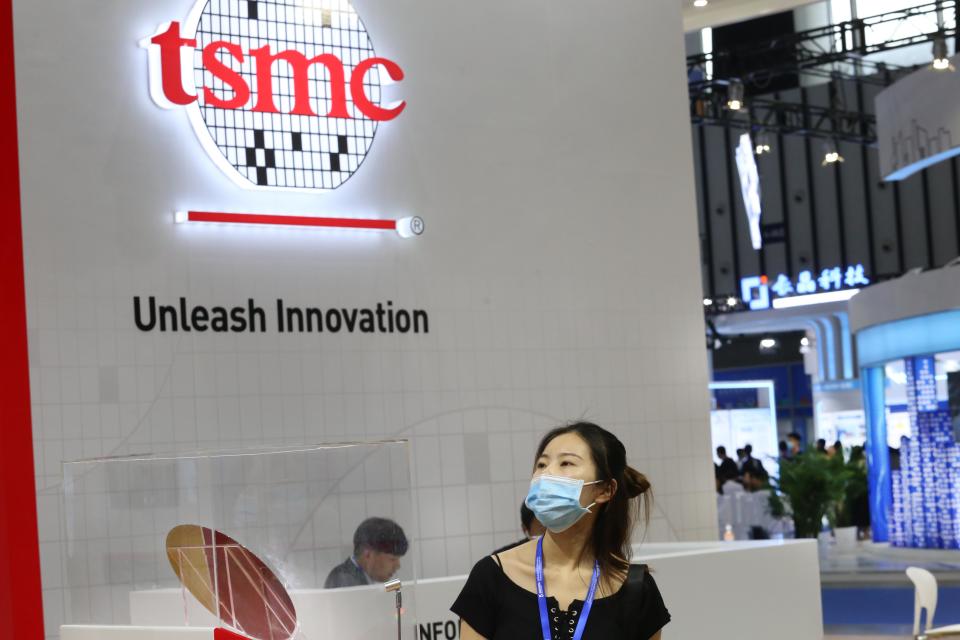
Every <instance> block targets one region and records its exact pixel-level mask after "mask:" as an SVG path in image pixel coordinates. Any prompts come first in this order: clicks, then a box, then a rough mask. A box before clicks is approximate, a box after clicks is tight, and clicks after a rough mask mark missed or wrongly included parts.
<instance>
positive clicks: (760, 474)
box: [740, 443, 767, 481]
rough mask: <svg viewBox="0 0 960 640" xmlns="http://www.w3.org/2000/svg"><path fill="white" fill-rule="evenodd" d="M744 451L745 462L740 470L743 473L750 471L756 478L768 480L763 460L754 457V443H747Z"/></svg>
mask: <svg viewBox="0 0 960 640" xmlns="http://www.w3.org/2000/svg"><path fill="white" fill-rule="evenodd" d="M743 452H744V454H745V456H746V457H745V459H744V462H743V468H741V470H740V472H741V474H744V473H746V472H747V471H749V472H750V473H751V475H753V476H754V477H755V478H758V479H760V480H761V481H763V480H766V478H767V470H766V469H764V468H763V462H761V461H760V460H758V459H757V458H754V457H753V445H752V444H750V443H747V444H745V445H744V447H743Z"/></svg>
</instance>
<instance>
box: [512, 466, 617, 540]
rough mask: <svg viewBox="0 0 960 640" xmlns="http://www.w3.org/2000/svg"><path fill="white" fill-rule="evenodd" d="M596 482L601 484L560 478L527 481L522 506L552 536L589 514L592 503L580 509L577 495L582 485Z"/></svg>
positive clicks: (551, 477)
mask: <svg viewBox="0 0 960 640" xmlns="http://www.w3.org/2000/svg"><path fill="white" fill-rule="evenodd" d="M599 482H603V480H594V481H593V482H584V481H583V480H577V479H575V478H565V477H563V476H549V475H542V476H536V477H535V478H534V479H533V480H531V481H530V491H529V492H528V493H527V499H526V500H525V501H524V502H525V503H526V505H527V506H528V507H530V510H531V511H533V514H534V515H535V516H536V517H537V520H539V521H540V522H541V523H543V526H545V527H546V528H547V529H549V530H550V531H552V532H553V533H561V532H563V531H566V530H567V529H569V528H570V527H572V526H573V525H575V524H576V523H577V521H578V520H580V518H582V517H583V516H584V515H586V514H588V513H590V507H592V506H593V505H595V504H596V503H595V502H594V503H591V504H590V506H588V507H583V506H581V505H580V492H581V491H583V487H584V486H585V485H588V484H597V483H599Z"/></svg>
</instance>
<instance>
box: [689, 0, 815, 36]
mask: <svg viewBox="0 0 960 640" xmlns="http://www.w3.org/2000/svg"><path fill="white" fill-rule="evenodd" d="M681 2H682V3H683V28H684V31H688V32H689V31H694V30H696V29H703V28H704V27H718V26H720V25H724V24H731V23H733V22H740V21H742V20H748V19H750V18H756V17H759V16H763V15H768V14H771V13H777V12H779V11H787V10H788V9H793V8H795V7H799V6H802V5H805V4H812V3H811V2H810V0H709V2H708V4H707V5H706V6H704V7H696V6H694V0H681Z"/></svg>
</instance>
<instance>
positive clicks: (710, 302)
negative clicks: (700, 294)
mask: <svg viewBox="0 0 960 640" xmlns="http://www.w3.org/2000/svg"><path fill="white" fill-rule="evenodd" d="M703 306H705V307H712V306H713V299H712V298H704V299H703Z"/></svg>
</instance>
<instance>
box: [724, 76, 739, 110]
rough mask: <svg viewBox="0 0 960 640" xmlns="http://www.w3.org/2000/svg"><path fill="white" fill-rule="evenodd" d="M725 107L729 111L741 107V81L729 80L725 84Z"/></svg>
mask: <svg viewBox="0 0 960 640" xmlns="http://www.w3.org/2000/svg"><path fill="white" fill-rule="evenodd" d="M727 109H730V111H740V109H743V83H742V82H740V81H739V80H731V81H730V84H729V85H728V86H727Z"/></svg>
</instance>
